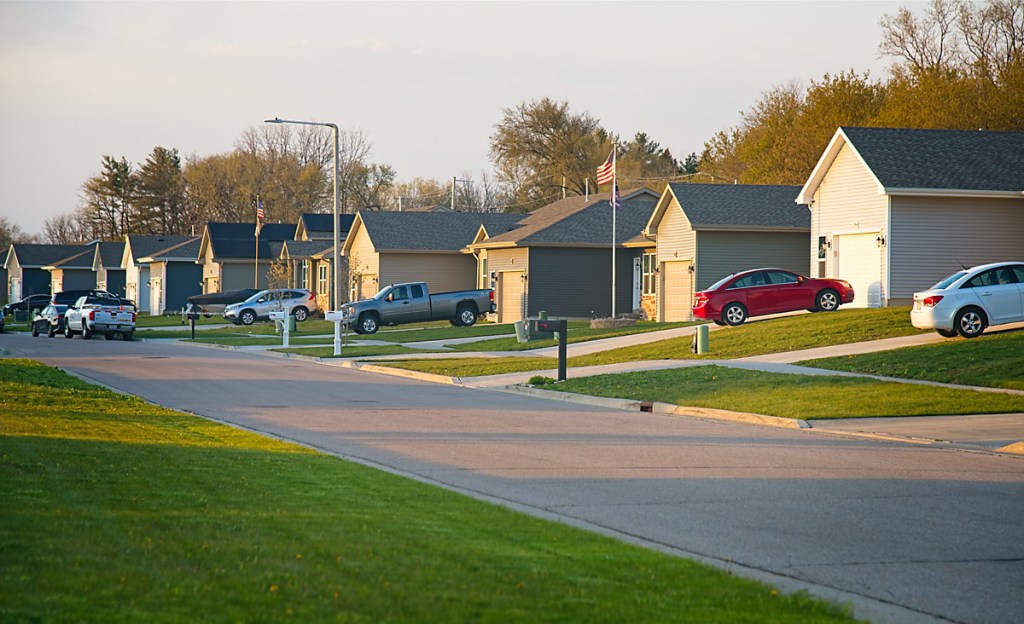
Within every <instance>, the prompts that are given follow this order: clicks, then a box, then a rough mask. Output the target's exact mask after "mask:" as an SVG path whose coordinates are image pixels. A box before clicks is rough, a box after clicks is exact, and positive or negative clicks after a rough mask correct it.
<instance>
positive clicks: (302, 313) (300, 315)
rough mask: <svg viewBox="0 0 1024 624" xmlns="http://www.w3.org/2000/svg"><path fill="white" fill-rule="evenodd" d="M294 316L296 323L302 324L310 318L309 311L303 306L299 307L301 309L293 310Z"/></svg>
mask: <svg viewBox="0 0 1024 624" xmlns="http://www.w3.org/2000/svg"><path fill="white" fill-rule="evenodd" d="M292 315H294V316H295V321H296V322H298V323H301V322H302V321H304V320H306V319H308V318H309V310H307V309H306V308H304V307H302V306H299V307H297V308H295V309H294V310H292Z"/></svg>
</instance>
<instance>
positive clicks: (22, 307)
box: [3, 294, 50, 316]
mask: <svg viewBox="0 0 1024 624" xmlns="http://www.w3.org/2000/svg"><path fill="white" fill-rule="evenodd" d="M48 303H50V295H47V294H42V295H29V296H28V297H25V298H24V299H21V300H19V301H15V302H13V303H8V304H7V305H5V306H4V308H3V312H4V316H10V315H11V314H12V313H14V312H21V311H24V312H31V311H32V310H42V309H43V308H45V307H46V305H47V304H48Z"/></svg>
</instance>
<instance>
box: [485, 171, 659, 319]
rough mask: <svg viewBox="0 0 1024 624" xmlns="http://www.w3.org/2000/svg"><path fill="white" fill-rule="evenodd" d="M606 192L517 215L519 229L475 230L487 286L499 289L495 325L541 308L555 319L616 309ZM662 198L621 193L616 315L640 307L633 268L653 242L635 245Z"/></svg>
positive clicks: (617, 220) (603, 314)
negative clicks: (635, 294) (613, 300)
mask: <svg viewBox="0 0 1024 624" xmlns="http://www.w3.org/2000/svg"><path fill="white" fill-rule="evenodd" d="M608 199H609V194H608V193H603V194H599V195H591V196H589V197H568V198H565V199H562V200H559V201H556V202H554V203H552V204H548V205H547V206H543V207H541V208H538V209H537V210H535V211H533V212H531V213H529V214H527V215H519V221H518V222H517V223H516V227H515V228H511V229H510V228H506V231H504V232H502V231H500V230H499V231H483V230H481V232H479V233H478V235H477V237H476V238H475V239H474V240H473V242H472V244H470V245H469V246H468V251H470V252H472V253H474V254H476V255H477V257H478V263H479V267H480V269H479V270H480V274H481V275H485V276H487V277H488V280H489V282H490V283H489V284H487V285H486V287H493V288H494V289H495V304H496V306H497V321H498V322H499V323H508V322H512V321H516V320H519V319H521V318H523V317H525V316H531V315H536V314H537V313H538V312H540V311H541V310H544V311H546V312H548V313H549V314H551V315H553V316H562V317H578V318H590V317H595V316H600V317H606V316H609V315H610V314H611V310H612V208H611V205H610V204H609V201H608ZM657 201H658V194H657V193H655V192H654V191H652V190H650V189H646V188H643V189H637V190H633V191H630V192H627V193H624V194H623V195H622V197H621V205H620V206H619V208H618V210H617V212H616V215H615V232H616V236H615V252H616V253H615V308H616V310H615V312H616V314H622V313H628V312H631V311H633V310H635V309H637V308H638V307H639V300H638V298H636V297H634V292H636V290H635V284H638V283H639V277H638V276H636V275H635V272H634V266H635V264H636V263H637V261H638V260H639V258H640V257H641V256H642V254H643V249H644V248H645V247H647V246H648V245H649V246H653V245H654V242H653V241H642V240H637V237H638V233H639V232H640V230H641V229H642V228H643V226H644V224H645V223H647V220H648V218H649V217H650V215H651V211H652V210H654V207H655V205H656V204H657Z"/></svg>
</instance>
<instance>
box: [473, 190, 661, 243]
mask: <svg viewBox="0 0 1024 624" xmlns="http://www.w3.org/2000/svg"><path fill="white" fill-rule="evenodd" d="M626 195H628V193H627V194H626ZM608 197H609V194H608V193H602V194H600V195H592V196H591V197H590V199H589V201H588V200H586V199H584V198H583V197H571V198H566V199H563V200H559V201H557V202H554V203H552V204H549V205H547V206H544V207H542V208H538V209H537V210H535V211H533V212H532V213H531V214H530V215H529V216H528V217H527V218H525V219H523V221H522V227H521V228H518V229H516V230H512V231H511V232H507V233H505V234H500V235H497V236H496V235H495V234H494V232H490V234H491V237H490V238H489V239H487V241H485V242H487V243H500V242H514V243H516V244H517V245H519V246H520V247H528V246H530V245H559V246H571V245H587V246H589V245H610V244H611V240H612V209H611V204H609V203H608ZM657 204H658V199H657V197H655V196H654V195H651V194H646V193H644V194H641V195H637V196H635V197H627V198H625V199H623V200H622V205H621V206H620V207H619V210H618V212H617V213H616V215H615V240H616V242H617V243H618V244H622V243H625V242H626V241H627V240H629V239H631V238H633V237H634V236H636V234H637V232H640V231H641V230H643V228H644V225H645V224H646V223H647V220H648V219H650V217H651V213H652V212H653V211H654V207H655V206H656V205H657Z"/></svg>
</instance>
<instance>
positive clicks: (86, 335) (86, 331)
mask: <svg viewBox="0 0 1024 624" xmlns="http://www.w3.org/2000/svg"><path fill="white" fill-rule="evenodd" d="M82 338H85V339H86V340H90V339H91V338H92V330H91V329H89V328H88V327H82Z"/></svg>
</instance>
